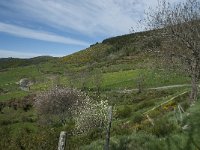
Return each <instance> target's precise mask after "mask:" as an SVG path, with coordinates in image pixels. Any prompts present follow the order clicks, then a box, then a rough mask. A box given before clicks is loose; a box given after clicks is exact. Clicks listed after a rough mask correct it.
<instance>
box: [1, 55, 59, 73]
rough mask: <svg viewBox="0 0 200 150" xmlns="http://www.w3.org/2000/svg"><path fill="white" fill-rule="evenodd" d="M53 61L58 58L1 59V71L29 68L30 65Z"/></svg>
mask: <svg viewBox="0 0 200 150" xmlns="http://www.w3.org/2000/svg"><path fill="white" fill-rule="evenodd" d="M52 60H56V58H55V57H51V56H38V57H34V58H30V59H19V58H0V70H2V69H7V68H15V67H23V66H29V65H37V64H40V63H45V62H48V61H52Z"/></svg>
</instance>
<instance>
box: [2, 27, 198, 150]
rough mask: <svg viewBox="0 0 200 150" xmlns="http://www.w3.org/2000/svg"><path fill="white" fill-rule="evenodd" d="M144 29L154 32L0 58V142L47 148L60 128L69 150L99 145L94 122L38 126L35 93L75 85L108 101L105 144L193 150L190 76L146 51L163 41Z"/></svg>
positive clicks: (101, 139) (121, 149)
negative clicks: (82, 126) (80, 130)
mask: <svg viewBox="0 0 200 150" xmlns="http://www.w3.org/2000/svg"><path fill="white" fill-rule="evenodd" d="M152 32H154V35H156V34H159V31H149V32H142V33H134V34H128V35H123V36H119V37H113V38H109V39H106V40H104V41H103V42H101V43H96V44H94V45H91V46H90V47H89V48H87V49H85V50H81V51H79V52H76V53H74V54H71V55H69V56H65V57H62V58H51V57H38V58H33V59H27V60H24V59H11V58H10V59H0V139H1V140H0V148H2V149H7V150H9V149H10V150H11V149H12V150H14V149H16V150H18V149H48V150H51V149H52V150H53V149H56V148H57V142H58V137H59V133H60V131H62V130H65V131H67V132H68V146H69V147H70V149H87V150H90V149H92V150H93V149H95V150H98V149H99V150H101V149H103V147H104V144H105V135H106V130H104V129H103V130H102V128H93V129H91V130H90V131H89V132H87V134H74V133H73V129H74V126H75V125H74V122H73V121H71V122H70V121H69V122H67V123H66V124H65V125H63V124H59V123H57V124H56V123H55V124H51V125H46V126H42V125H41V124H40V122H39V121H38V120H39V119H38V118H39V116H38V115H37V112H36V110H35V107H34V106H33V103H34V97H35V94H37V93H38V92H41V91H46V90H48V89H51V88H52V87H55V86H58V87H71V88H77V89H80V90H81V91H83V92H85V93H86V94H87V95H88V96H89V97H91V98H93V99H94V101H96V102H99V101H100V100H107V101H108V104H109V105H112V106H113V121H112V128H111V145H110V146H111V147H110V149H112V150H132V149H137V150H140V149H141V150H149V149H150V150H151V149H152V150H155V149H160V150H165V149H166V150H167V149H174V150H179V149H187V150H188V149H192V150H193V149H194V150H195V149H199V144H198V143H199V139H200V138H199V134H198V132H199V129H200V128H199V113H198V110H199V108H200V105H199V101H198V102H197V103H196V104H195V105H194V106H191V107H190V105H189V103H188V99H189V98H188V97H189V91H190V85H189V83H190V78H189V77H188V76H187V74H185V73H184V72H183V71H182V70H180V69H179V68H178V64H177V65H176V66H174V67H173V68H172V67H170V65H166V63H165V62H164V60H163V58H162V57H161V55H160V54H158V53H157V52H155V51H153V50H157V49H159V48H161V45H162V44H166V39H158V38H156V36H152V34H151V33H152ZM23 78H28V79H29V80H30V81H31V82H32V84H31V85H30V90H29V91H23V90H21V89H20V88H19V85H18V84H16V83H17V82H19V81H20V79H23ZM179 106H181V108H183V110H184V112H182V113H181V114H180V113H179V109H178V108H179ZM147 115H148V116H147ZM149 118H150V119H149ZM150 120H153V124H152V122H151V121H150ZM186 126H189V127H188V128H184V127H186ZM191 127H192V128H191ZM193 129H194V130H193Z"/></svg>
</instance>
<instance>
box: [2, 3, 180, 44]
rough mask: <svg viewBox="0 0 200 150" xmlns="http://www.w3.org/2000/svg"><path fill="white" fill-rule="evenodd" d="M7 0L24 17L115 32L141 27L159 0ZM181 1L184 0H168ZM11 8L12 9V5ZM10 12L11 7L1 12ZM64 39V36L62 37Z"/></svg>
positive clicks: (56, 25)
mask: <svg viewBox="0 0 200 150" xmlns="http://www.w3.org/2000/svg"><path fill="white" fill-rule="evenodd" d="M11 1H12V2H10V3H9V2H7V1H6V0H4V1H1V2H0V3H1V4H2V5H3V6H4V7H5V6H6V7H7V8H10V10H12V12H13V13H12V12H9V13H10V14H9V15H11V16H13V15H16V16H17V17H18V18H20V16H21V18H23V19H24V20H25V19H26V20H29V21H33V20H34V21H35V22H37V23H40V24H44V25H47V26H52V27H54V28H57V29H59V30H63V31H67V32H69V33H74V32H76V33H78V34H84V35H86V36H87V35H90V36H93V37H94V36H100V35H104V36H114V35H119V34H125V33H128V32H129V29H130V28H131V27H134V29H135V30H136V31H139V30H141V29H140V26H139V25H138V21H139V20H140V19H142V17H143V16H144V11H145V10H147V9H148V8H149V7H153V8H154V7H155V6H156V5H157V0H17V1H15V0H11ZM168 1H169V2H177V1H181V0H168ZM8 10H9V9H8ZM3 12H4V14H6V13H7V14H8V12H7V10H4V11H3V10H2V11H1V10H0V13H3ZM61 41H62V40H61Z"/></svg>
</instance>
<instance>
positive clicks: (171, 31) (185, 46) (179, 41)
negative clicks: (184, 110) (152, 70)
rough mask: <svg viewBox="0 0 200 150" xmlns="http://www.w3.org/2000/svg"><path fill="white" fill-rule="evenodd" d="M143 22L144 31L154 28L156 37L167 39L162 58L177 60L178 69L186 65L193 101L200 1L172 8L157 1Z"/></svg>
mask: <svg viewBox="0 0 200 150" xmlns="http://www.w3.org/2000/svg"><path fill="white" fill-rule="evenodd" d="M145 21H146V23H147V27H148V29H150V30H154V29H158V30H159V32H160V37H161V38H163V39H164V40H165V41H166V40H168V41H167V42H168V44H166V45H165V49H167V51H165V52H164V53H163V54H164V56H165V57H169V56H170V57H171V58H174V59H178V60H180V61H181V64H182V65H181V67H182V69H183V68H184V67H185V66H186V68H187V72H188V74H189V76H190V77H191V86H192V89H191V94H190V101H191V102H194V101H196V100H197V94H198V82H199V78H200V2H199V1H198V0H186V2H180V3H176V4H174V5H172V4H170V3H167V2H166V1H165V0H163V1H159V2H158V6H157V7H156V9H154V10H150V11H149V12H148V13H147V18H146V19H145ZM169 42H170V43H169Z"/></svg>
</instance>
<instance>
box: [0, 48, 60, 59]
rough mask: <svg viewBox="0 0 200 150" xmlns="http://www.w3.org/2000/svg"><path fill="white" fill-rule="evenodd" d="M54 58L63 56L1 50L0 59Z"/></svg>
mask: <svg viewBox="0 0 200 150" xmlns="http://www.w3.org/2000/svg"><path fill="white" fill-rule="evenodd" d="M47 55H48V56H54V57H61V56H62V55H58V54H45V53H25V52H19V51H10V50H1V49H0V58H8V57H13V58H33V57H37V56H47Z"/></svg>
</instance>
